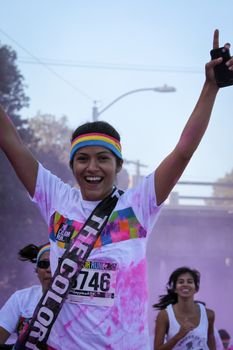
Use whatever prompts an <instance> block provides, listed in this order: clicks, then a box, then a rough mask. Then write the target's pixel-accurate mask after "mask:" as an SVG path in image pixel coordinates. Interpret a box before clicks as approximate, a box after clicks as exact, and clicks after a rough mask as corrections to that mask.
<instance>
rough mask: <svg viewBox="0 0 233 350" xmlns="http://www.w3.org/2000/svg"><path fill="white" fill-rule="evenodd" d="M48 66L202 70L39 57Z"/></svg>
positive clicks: (172, 71) (26, 62) (21, 59)
mask: <svg viewBox="0 0 233 350" xmlns="http://www.w3.org/2000/svg"><path fill="white" fill-rule="evenodd" d="M19 61H20V62H21V63H24V64H38V63H37V62H36V61H35V60H30V59H28V58H23V57H21V58H19ZM40 61H41V62H44V63H45V64H46V65H48V66H61V67H68V68H87V69H108V70H126V71H144V72H168V73H192V74H202V73H203V70H201V69H200V68H192V67H166V66H165V67H161V66H145V65H137V64H130V63H125V64H120V63H109V62H88V61H67V60H58V59H48V58H41V59H40Z"/></svg>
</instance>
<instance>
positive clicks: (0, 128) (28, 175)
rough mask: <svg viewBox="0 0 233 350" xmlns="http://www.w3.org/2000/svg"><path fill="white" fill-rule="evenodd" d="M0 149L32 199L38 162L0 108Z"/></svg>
mask: <svg viewBox="0 0 233 350" xmlns="http://www.w3.org/2000/svg"><path fill="white" fill-rule="evenodd" d="M0 148H1V149H2V150H3V152H4V153H5V154H6V156H7V158H8V159H9V161H10V163H11V164H12V166H13V168H14V170H15V172H16V174H17V175H18V178H19V179H20V180H21V182H22V183H23V185H24V186H25V188H26V190H27V191H28V192H29V194H30V195H31V196H32V197H33V195H34V192H35V186H36V177H37V172H38V162H37V160H36V159H35V158H34V157H33V155H32V154H31V152H30V151H29V149H28V148H27V147H26V146H25V145H24V143H23V142H22V140H21V138H20V136H19V134H18V132H17V130H16V128H15V126H14V124H13V123H12V122H11V120H10V118H9V117H8V116H7V115H6V113H5V112H4V110H3V108H2V107H1V106H0Z"/></svg>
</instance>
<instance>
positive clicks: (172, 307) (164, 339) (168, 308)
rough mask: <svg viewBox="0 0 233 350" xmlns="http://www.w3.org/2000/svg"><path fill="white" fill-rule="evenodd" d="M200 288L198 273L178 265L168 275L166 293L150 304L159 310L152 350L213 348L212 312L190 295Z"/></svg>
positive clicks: (214, 348) (205, 349)
mask: <svg viewBox="0 0 233 350" xmlns="http://www.w3.org/2000/svg"><path fill="white" fill-rule="evenodd" d="M199 287H200V273H199V272H198V271H197V270H193V269H190V268H189V267H186V266H183V267H179V268H178V269H176V270H175V271H173V272H172V274H171V275H170V277H169V280H168V283H167V294H165V295H162V296H160V300H159V302H158V303H157V304H155V305H154V308H155V309H158V310H160V311H159V313H158V315H157V319H156V327H155V338H154V349H155V350H171V349H173V350H178V349H179V350H186V349H190V350H208V349H210V350H216V347H215V338H214V318H215V315H214V311H213V310H210V309H207V308H206V307H205V305H204V304H203V303H202V302H195V301H194V295H195V294H196V293H197V292H198V290H199Z"/></svg>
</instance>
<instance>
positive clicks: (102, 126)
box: [70, 120, 122, 169]
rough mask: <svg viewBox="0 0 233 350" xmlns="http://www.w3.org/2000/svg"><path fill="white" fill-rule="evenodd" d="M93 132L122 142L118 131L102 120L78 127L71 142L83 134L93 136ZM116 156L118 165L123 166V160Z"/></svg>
mask: <svg viewBox="0 0 233 350" xmlns="http://www.w3.org/2000/svg"><path fill="white" fill-rule="evenodd" d="M93 132H97V133H102V134H106V135H109V136H112V137H114V138H115V139H117V140H118V141H121V137H120V134H119V133H118V131H117V130H116V129H115V128H114V127H113V126H112V125H111V124H109V123H107V122H105V121H101V120H98V121H96V122H87V123H85V124H82V125H80V126H78V127H77V129H75V130H74V132H73V134H72V136H71V140H70V141H71V142H72V141H73V140H74V139H75V138H76V137H77V136H80V135H83V134H91V133H93ZM114 156H115V157H116V160H117V165H121V164H122V160H121V159H120V158H118V157H117V156H116V155H115V154H114ZM70 167H71V169H72V168H73V159H72V160H71V161H70Z"/></svg>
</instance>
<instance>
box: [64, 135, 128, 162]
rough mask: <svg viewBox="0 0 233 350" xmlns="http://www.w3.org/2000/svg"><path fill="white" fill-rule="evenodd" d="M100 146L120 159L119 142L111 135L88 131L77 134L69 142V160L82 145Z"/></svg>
mask: <svg viewBox="0 0 233 350" xmlns="http://www.w3.org/2000/svg"><path fill="white" fill-rule="evenodd" d="M86 146H102V147H105V148H107V149H109V150H110V151H112V152H113V153H114V154H115V155H116V156H117V157H118V158H120V159H122V154H121V144H120V142H119V141H118V140H117V139H115V138H114V137H112V136H109V135H106V134H101V133H96V132H93V133H90V134H83V135H80V136H77V137H76V138H75V139H74V140H73V141H72V142H71V150H70V161H72V160H73V157H74V155H75V153H76V152H77V151H78V150H79V149H80V148H82V147H86Z"/></svg>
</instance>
